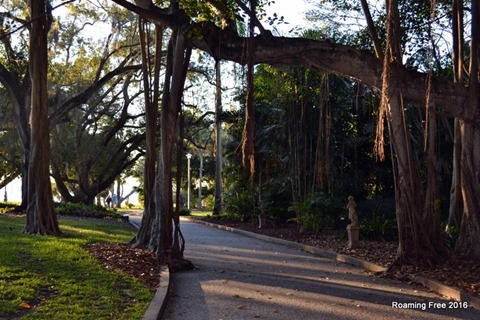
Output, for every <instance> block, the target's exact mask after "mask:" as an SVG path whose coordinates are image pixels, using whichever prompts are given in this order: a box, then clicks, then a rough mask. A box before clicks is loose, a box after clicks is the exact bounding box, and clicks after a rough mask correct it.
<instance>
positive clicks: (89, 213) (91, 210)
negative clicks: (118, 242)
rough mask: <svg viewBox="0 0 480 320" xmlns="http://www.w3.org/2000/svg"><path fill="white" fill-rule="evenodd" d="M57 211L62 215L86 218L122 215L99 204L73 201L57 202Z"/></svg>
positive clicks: (117, 216)
mask: <svg viewBox="0 0 480 320" xmlns="http://www.w3.org/2000/svg"><path fill="white" fill-rule="evenodd" d="M55 212H56V213H57V214H60V215H65V216H77V217H85V218H99V219H105V218H107V217H109V218H110V219H112V218H119V217H120V215H119V214H118V213H116V212H112V211H108V210H107V209H106V208H104V207H102V206H99V205H86V204H84V203H72V202H59V203H55Z"/></svg>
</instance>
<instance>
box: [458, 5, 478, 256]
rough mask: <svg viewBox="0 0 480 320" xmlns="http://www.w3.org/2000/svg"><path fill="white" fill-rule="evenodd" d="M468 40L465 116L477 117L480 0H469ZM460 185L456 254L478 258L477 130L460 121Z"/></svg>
mask: <svg viewBox="0 0 480 320" xmlns="http://www.w3.org/2000/svg"><path fill="white" fill-rule="evenodd" d="M471 12H472V22H471V24H472V31H471V35H472V40H471V47H470V63H469V65H470V69H469V87H468V101H467V105H468V110H467V115H469V116H471V117H478V111H479V107H480V103H479V101H478V98H479V96H480V94H479V92H478V85H479V57H480V53H479V51H480V47H479V46H480V1H479V0H472V10H471ZM460 135H461V143H462V152H461V160H460V162H461V169H460V171H461V177H460V180H461V186H462V197H463V218H462V224H461V228H460V238H459V239H458V243H457V250H458V252H459V253H460V254H462V255H465V256H469V257H472V258H475V259H480V246H479V243H480V183H479V181H480V129H479V128H478V127H476V126H475V125H474V124H472V123H470V122H467V121H460Z"/></svg>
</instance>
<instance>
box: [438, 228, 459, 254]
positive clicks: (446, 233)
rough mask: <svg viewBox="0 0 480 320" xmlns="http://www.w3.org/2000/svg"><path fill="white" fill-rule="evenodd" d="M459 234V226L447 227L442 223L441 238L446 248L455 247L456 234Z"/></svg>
mask: <svg viewBox="0 0 480 320" xmlns="http://www.w3.org/2000/svg"><path fill="white" fill-rule="evenodd" d="M459 235H460V228H458V227H448V228H447V225H446V224H445V223H442V239H443V242H444V243H445V245H446V246H447V248H449V249H452V250H453V249H455V246H456V244H457V240H458V236H459Z"/></svg>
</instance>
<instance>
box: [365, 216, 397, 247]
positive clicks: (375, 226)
mask: <svg viewBox="0 0 480 320" xmlns="http://www.w3.org/2000/svg"><path fill="white" fill-rule="evenodd" d="M360 237H361V238H362V239H365V240H382V241H392V240H397V239H398V228H397V221H396V219H387V218H385V216H383V215H380V214H378V213H377V212H374V213H373V215H372V216H371V217H367V218H364V219H360Z"/></svg>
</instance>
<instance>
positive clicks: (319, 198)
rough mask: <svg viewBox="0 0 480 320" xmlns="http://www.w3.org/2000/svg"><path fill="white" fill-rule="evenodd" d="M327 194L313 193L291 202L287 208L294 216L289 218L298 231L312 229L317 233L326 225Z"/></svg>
mask: <svg viewBox="0 0 480 320" xmlns="http://www.w3.org/2000/svg"><path fill="white" fill-rule="evenodd" d="M327 205H328V200H327V196H326V195H325V194H324V193H322V192H321V193H314V194H312V195H311V196H310V197H308V198H307V199H306V200H305V201H303V202H293V203H292V204H291V206H290V207H289V208H288V210H289V211H290V212H294V213H295V215H296V217H295V218H291V219H290V220H291V221H295V222H296V223H297V225H298V226H299V228H300V232H305V231H312V232H313V234H314V235H318V234H319V233H320V232H321V231H322V230H323V228H325V226H326V225H327V215H326V211H327Z"/></svg>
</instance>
